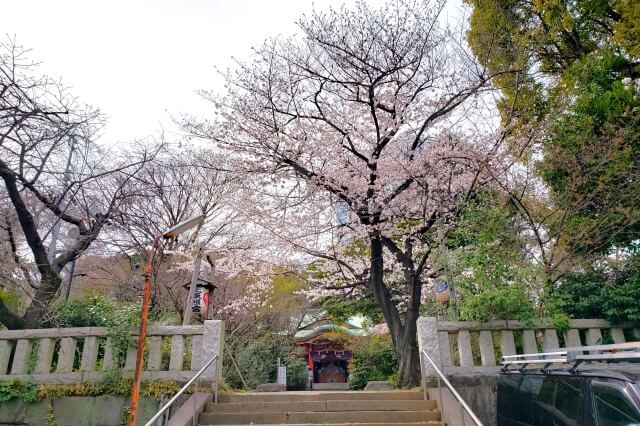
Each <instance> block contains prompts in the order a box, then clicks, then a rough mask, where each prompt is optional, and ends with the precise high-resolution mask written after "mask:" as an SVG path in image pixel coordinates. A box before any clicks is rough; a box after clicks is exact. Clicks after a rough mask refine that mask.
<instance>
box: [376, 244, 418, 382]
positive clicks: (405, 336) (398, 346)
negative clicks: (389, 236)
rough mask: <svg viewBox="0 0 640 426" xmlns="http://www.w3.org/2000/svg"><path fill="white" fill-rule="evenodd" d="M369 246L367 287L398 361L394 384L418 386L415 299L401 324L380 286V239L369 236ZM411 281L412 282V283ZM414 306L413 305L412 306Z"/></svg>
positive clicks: (386, 292)
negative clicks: (383, 322)
mask: <svg viewBox="0 0 640 426" xmlns="http://www.w3.org/2000/svg"><path fill="white" fill-rule="evenodd" d="M370 244H371V277H370V286H371V290H372V291H373V294H374V296H375V299H376V302H377V303H378V305H379V306H380V309H381V310H382V313H383V315H384V319H385V320H386V321H387V325H388V326H389V333H390V334H391V340H392V341H393V346H394V349H395V352H396V357H397V358H398V384H399V385H400V386H401V387H414V386H419V385H420V358H419V356H418V343H417V342H418V340H417V336H416V328H417V326H416V320H417V312H418V308H419V307H420V306H419V304H420V299H419V297H418V298H417V299H416V298H413V297H412V298H411V303H410V307H409V312H408V313H407V315H406V317H405V324H404V325H403V324H402V321H401V319H400V313H399V312H398V309H397V308H396V306H395V304H394V303H393V301H392V300H391V294H390V293H389V289H388V288H387V286H386V285H385V284H384V263H383V246H382V242H381V240H380V237H379V236H377V235H372V236H371V237H370ZM412 282H413V281H412ZM416 303H417V305H416Z"/></svg>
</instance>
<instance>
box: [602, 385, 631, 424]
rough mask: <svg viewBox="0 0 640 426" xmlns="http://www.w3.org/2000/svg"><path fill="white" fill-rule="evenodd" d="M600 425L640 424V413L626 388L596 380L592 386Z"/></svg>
mask: <svg viewBox="0 0 640 426" xmlns="http://www.w3.org/2000/svg"><path fill="white" fill-rule="evenodd" d="M591 389H592V392H593V402H594V405H595V412H596V413H595V414H596V418H597V419H598V422H597V424H598V425H599V426H632V425H633V426H636V425H640V415H639V414H638V410H637V408H636V407H635V404H634V403H633V402H632V401H631V400H630V399H629V397H628V396H627V395H626V392H625V390H624V388H622V387H619V386H616V385H614V384H611V383H599V382H595V383H593V384H592V386H591Z"/></svg>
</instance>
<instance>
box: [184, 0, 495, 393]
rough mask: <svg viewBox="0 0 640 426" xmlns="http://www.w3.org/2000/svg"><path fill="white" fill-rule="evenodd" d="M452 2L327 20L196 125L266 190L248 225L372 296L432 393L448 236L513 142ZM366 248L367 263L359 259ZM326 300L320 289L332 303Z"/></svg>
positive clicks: (259, 59)
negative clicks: (426, 326) (425, 299)
mask: <svg viewBox="0 0 640 426" xmlns="http://www.w3.org/2000/svg"><path fill="white" fill-rule="evenodd" d="M443 5H444V3H442V2H431V1H418V2H413V1H404V0H398V1H392V2H389V3H388V4H387V5H385V6H383V7H382V8H380V9H373V8H371V7H370V6H368V5H367V4H365V3H364V2H359V3H357V5H356V7H355V9H354V10H349V9H347V8H346V7H343V8H341V9H339V10H334V9H331V10H329V11H328V12H314V13H313V14H312V15H311V16H310V17H304V18H302V19H301V20H300V21H299V27H300V29H301V31H302V36H300V37H291V38H276V39H273V40H269V41H267V42H266V43H265V44H264V45H263V46H261V47H260V48H258V49H256V50H255V52H254V57H253V59H252V60H250V61H249V62H239V63H238V68H237V69H236V70H235V71H230V72H228V73H226V78H227V82H228V85H227V86H228V94H227V95H226V96H225V97H222V98H220V97H217V96H215V95H214V94H212V93H207V92H204V93H203V94H204V96H205V97H206V98H207V99H210V100H211V101H212V102H214V105H215V106H216V113H217V114H218V116H217V118H216V119H214V120H211V121H201V120H196V119H190V120H186V121H185V122H184V126H185V128H186V129H187V130H189V131H190V132H191V133H192V134H193V135H196V136H199V137H203V138H207V139H210V140H212V141H213V142H214V143H215V144H216V145H217V146H218V147H219V148H220V149H224V150H226V151H227V152H228V153H229V155H231V156H233V157H234V158H235V159H236V161H237V166H238V167H241V168H242V169H244V170H245V171H246V172H247V174H249V175H251V176H252V177H253V181H252V182H251V183H248V184H247V188H248V189H249V190H248V191H247V203H246V204H245V205H243V207H242V208H243V211H244V213H245V215H246V219H247V220H248V221H251V222H252V223H255V224H257V225H259V226H260V227H262V228H263V229H265V230H266V231H267V232H268V233H270V235H271V238H272V239H273V240H274V241H282V242H285V243H286V244H287V245H288V246H289V247H292V248H294V249H296V250H298V251H300V252H302V253H306V254H309V255H312V256H315V257H316V258H320V259H324V260H325V261H327V262H332V263H333V264H334V270H335V272H336V273H334V274H328V276H329V277H331V280H330V281H329V282H325V283H324V287H323V288H324V289H330V290H333V291H340V290H348V289H351V288H356V287H362V286H365V287H366V289H367V291H370V292H371V293H372V294H373V296H374V298H375V300H376V302H377V304H378V305H379V307H380V309H381V310H382V313H383V315H384V318H385V320H386V322H387V324H388V326H389V330H390V333H391V336H392V339H393V342H394V346H395V350H396V353H397V356H398V361H399V374H398V380H399V382H400V384H401V385H404V386H410V385H417V384H419V377H420V374H419V355H418V350H417V340H416V320H417V318H418V315H419V308H420V301H421V297H422V294H423V287H424V284H425V281H426V280H427V279H428V278H429V276H431V275H433V274H434V273H435V272H436V270H437V267H436V266H434V264H433V262H432V253H433V249H434V246H435V244H436V240H437V236H436V234H437V233H436V232H435V231H436V229H437V228H442V229H445V231H446V228H447V227H449V226H451V224H452V223H454V220H455V216H456V214H457V211H458V206H459V204H460V202H461V201H463V200H464V199H465V198H467V197H469V196H470V195H471V194H472V193H473V191H474V189H475V188H476V187H477V186H478V185H482V184H484V183H485V182H487V181H488V180H489V179H490V173H487V172H486V169H487V168H492V167H494V163H499V162H500V160H499V159H497V158H496V157H497V154H498V152H499V149H498V146H499V142H500V140H501V137H499V136H494V129H493V123H495V122H496V121H495V119H494V118H493V117H490V116H487V114H489V115H490V114H491V113H486V114H485V112H486V111H490V110H491V108H487V106H488V104H486V102H490V100H489V101H488V100H487V99H488V98H489V97H488V94H490V92H491V91H492V88H491V86H490V81H491V78H492V76H491V75H488V74H486V73H485V70H483V69H482V68H480V67H478V66H477V64H476V63H475V61H474V60H473V59H472V55H470V53H469V52H468V51H467V50H466V48H465V47H464V44H463V43H461V42H460V40H461V38H462V36H461V34H462V33H460V32H454V31H451V30H450V29H449V28H447V27H446V25H444V24H443V23H442V19H441V17H440V13H441V11H442V8H443ZM349 241H351V242H354V241H358V242H362V243H363V244H364V246H363V247H362V251H363V253H364V254H365V256H366V258H367V261H366V262H364V263H361V262H360V263H354V262H352V261H351V260H350V258H349V256H346V254H347V253H346V251H348V244H347V242H349ZM318 291H320V290H318Z"/></svg>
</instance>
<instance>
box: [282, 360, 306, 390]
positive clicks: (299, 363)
mask: <svg viewBox="0 0 640 426" xmlns="http://www.w3.org/2000/svg"><path fill="white" fill-rule="evenodd" d="M308 382H309V364H308V361H307V359H306V358H304V357H300V356H295V354H292V355H291V356H290V357H289V361H288V362H287V388H291V389H304V388H306V387H307V383H308Z"/></svg>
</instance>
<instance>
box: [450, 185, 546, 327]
mask: <svg viewBox="0 0 640 426" xmlns="http://www.w3.org/2000/svg"><path fill="white" fill-rule="evenodd" d="M521 233H522V230H521V229H520V227H519V221H518V216H517V212H516V211H515V209H514V207H513V205H512V204H511V203H509V202H508V199H504V198H501V197H499V196H498V194H497V193H495V192H491V191H486V192H482V193H479V194H477V196H476V197H474V198H473V199H472V200H470V201H469V202H468V203H467V205H466V206H465V208H464V210H463V213H462V215H461V217H460V221H459V224H458V226H457V227H456V228H455V229H454V230H452V231H451V232H450V233H449V238H448V241H447V244H448V245H449V246H450V252H451V256H450V260H449V265H448V267H449V269H450V273H451V278H452V280H453V282H454V286H455V289H456V292H457V302H456V305H455V308H456V309H457V310H458V311H459V313H460V318H461V319H464V320H480V321H487V320H492V319H519V320H523V321H527V320H530V319H532V318H533V317H534V316H536V315H537V314H539V312H536V305H535V304H534V299H536V298H538V297H537V296H538V295H540V294H541V293H542V292H543V291H542V288H543V281H544V279H543V274H542V271H541V270H540V268H539V267H538V266H536V265H535V264H534V263H533V262H532V259H531V258H530V257H529V256H527V246H526V240H525V239H524V238H523V236H522V235H521ZM538 299H539V298H538ZM538 302H539V301H538Z"/></svg>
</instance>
